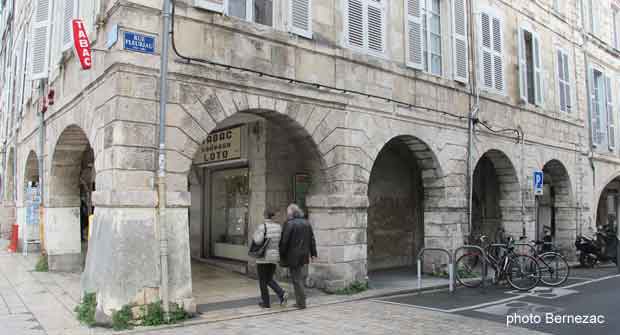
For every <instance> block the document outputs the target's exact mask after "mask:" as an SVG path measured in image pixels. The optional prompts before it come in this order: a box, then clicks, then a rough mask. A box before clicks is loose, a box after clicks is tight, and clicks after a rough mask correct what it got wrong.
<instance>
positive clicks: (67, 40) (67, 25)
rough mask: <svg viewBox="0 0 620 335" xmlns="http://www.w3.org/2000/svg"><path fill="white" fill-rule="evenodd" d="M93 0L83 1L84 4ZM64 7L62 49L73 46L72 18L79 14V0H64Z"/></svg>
mask: <svg viewBox="0 0 620 335" xmlns="http://www.w3.org/2000/svg"><path fill="white" fill-rule="evenodd" d="M91 2H92V0H89V1H82V3H83V4H86V3H91ZM62 5H63V8H62V30H61V31H62V42H61V45H62V51H65V50H67V49H70V48H71V44H72V42H73V26H72V23H71V22H72V20H73V19H74V18H77V16H78V3H77V0H63V4H62Z"/></svg>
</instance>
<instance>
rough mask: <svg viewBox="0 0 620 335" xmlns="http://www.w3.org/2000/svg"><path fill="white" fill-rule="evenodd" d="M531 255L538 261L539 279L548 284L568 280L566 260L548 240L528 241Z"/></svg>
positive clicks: (558, 284)
mask: <svg viewBox="0 0 620 335" xmlns="http://www.w3.org/2000/svg"><path fill="white" fill-rule="evenodd" d="M530 244H531V245H532V246H533V248H532V250H533V251H534V255H533V257H534V258H535V259H536V260H537V261H538V268H539V270H540V275H541V276H540V281H541V282H543V284H545V285H548V286H560V285H562V284H564V283H565V282H566V281H567V280H568V276H569V274H570V267H569V266H568V262H567V261H566V259H565V258H564V256H562V254H560V253H559V252H558V251H557V249H556V248H555V247H554V246H553V244H552V243H550V242H543V241H530Z"/></svg>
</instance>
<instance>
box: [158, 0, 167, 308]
mask: <svg viewBox="0 0 620 335" xmlns="http://www.w3.org/2000/svg"><path fill="white" fill-rule="evenodd" d="M170 4H171V3H170V0H164V7H163V10H162V19H163V20H162V24H163V27H162V33H161V42H162V43H161V64H160V82H159V92H160V96H159V160H158V162H159V164H158V171H157V193H158V198H159V201H158V207H157V210H158V213H157V217H156V219H155V227H156V234H157V235H158V236H159V257H160V263H161V288H160V297H161V300H162V302H163V305H164V306H163V309H164V314H165V316H166V320H169V317H170V315H169V313H168V309H169V296H168V237H167V227H166V103H167V102H168V49H169V46H168V44H169V43H168V42H169V40H168V39H169V37H170V8H171V7H170Z"/></svg>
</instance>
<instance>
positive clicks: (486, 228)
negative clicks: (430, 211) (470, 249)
mask: <svg viewBox="0 0 620 335" xmlns="http://www.w3.org/2000/svg"><path fill="white" fill-rule="evenodd" d="M499 185H500V184H499V180H498V178H497V174H496V172H495V166H494V165H493V162H492V161H491V159H489V158H488V157H487V156H486V155H485V156H483V157H482V158H481V159H480V161H478V164H477V165H476V169H475V170H474V180H473V195H472V233H471V234H470V235H471V237H472V238H474V239H477V238H479V237H480V236H481V235H486V236H488V237H489V238H490V239H492V240H493V241H496V242H499V241H497V239H498V237H497V236H496V235H497V232H498V230H499V229H500V228H501V227H502V212H501V208H500V205H499V200H500V197H499V196H500V187H499ZM471 242H472V243H475V242H477V241H471Z"/></svg>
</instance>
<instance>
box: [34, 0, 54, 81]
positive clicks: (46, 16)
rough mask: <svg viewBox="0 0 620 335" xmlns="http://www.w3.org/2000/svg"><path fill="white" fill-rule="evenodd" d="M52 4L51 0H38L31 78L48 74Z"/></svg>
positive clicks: (35, 12) (38, 77) (36, 3)
mask: <svg viewBox="0 0 620 335" xmlns="http://www.w3.org/2000/svg"><path fill="white" fill-rule="evenodd" d="M51 11H52V6H51V3H50V0H36V1H35V9H34V15H33V17H32V21H31V22H32V23H31V24H32V39H31V41H32V48H31V50H32V57H31V68H30V79H32V80H35V79H43V78H47V76H48V67H49V61H50V55H49V43H50V17H51V13H52V12H51Z"/></svg>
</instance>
